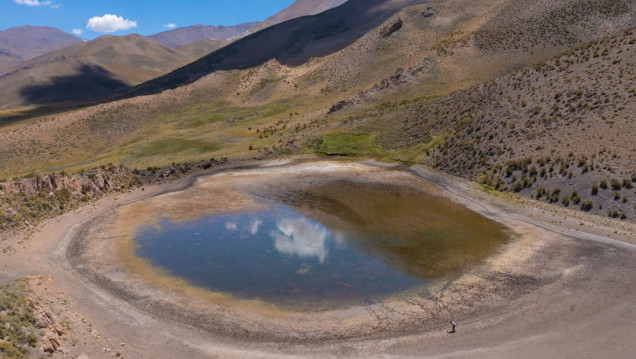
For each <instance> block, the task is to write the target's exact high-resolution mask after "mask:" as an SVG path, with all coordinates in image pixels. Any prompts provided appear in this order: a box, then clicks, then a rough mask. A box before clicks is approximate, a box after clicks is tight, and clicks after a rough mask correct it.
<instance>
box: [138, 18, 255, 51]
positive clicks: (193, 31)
mask: <svg viewBox="0 0 636 359" xmlns="http://www.w3.org/2000/svg"><path fill="white" fill-rule="evenodd" d="M257 24H258V22H246V23H243V24H238V25H233V26H222V25H220V26H215V25H193V26H188V27H181V28H178V29H174V30H170V31H165V32H160V33H158V34H155V35H151V36H148V37H149V38H151V39H153V40H155V41H157V42H158V43H160V44H164V45H166V46H170V47H179V46H184V45H189V44H193V43H195V42H197V41H201V40H228V39H231V38H233V37H237V36H243V35H245V33H246V32H247V31H248V30H249V29H251V28H253V27H254V26H255V25H257Z"/></svg>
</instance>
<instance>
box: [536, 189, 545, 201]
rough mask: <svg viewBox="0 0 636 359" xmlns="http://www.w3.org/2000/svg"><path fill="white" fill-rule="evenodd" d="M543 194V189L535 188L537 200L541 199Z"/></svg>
mask: <svg viewBox="0 0 636 359" xmlns="http://www.w3.org/2000/svg"><path fill="white" fill-rule="evenodd" d="M545 193H546V191H545V188H543V187H539V188H537V199H541V197H543V196H544V195H545Z"/></svg>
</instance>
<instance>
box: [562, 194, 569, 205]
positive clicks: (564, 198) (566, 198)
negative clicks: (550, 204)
mask: <svg viewBox="0 0 636 359" xmlns="http://www.w3.org/2000/svg"><path fill="white" fill-rule="evenodd" d="M561 203H563V205H564V206H566V207H567V206H569V205H570V197H568V196H565V197H563V200H562V201H561Z"/></svg>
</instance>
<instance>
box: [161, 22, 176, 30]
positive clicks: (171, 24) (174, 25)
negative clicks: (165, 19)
mask: <svg viewBox="0 0 636 359" xmlns="http://www.w3.org/2000/svg"><path fill="white" fill-rule="evenodd" d="M163 27H165V28H168V29H174V28H175V27H177V24H173V23H169V24H165V25H163Z"/></svg>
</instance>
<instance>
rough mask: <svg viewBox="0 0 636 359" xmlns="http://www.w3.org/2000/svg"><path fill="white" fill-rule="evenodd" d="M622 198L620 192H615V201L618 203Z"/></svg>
mask: <svg viewBox="0 0 636 359" xmlns="http://www.w3.org/2000/svg"><path fill="white" fill-rule="evenodd" d="M620 198H621V194H620V192H618V191H614V200H615V201H618V200H619V199H620Z"/></svg>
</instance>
